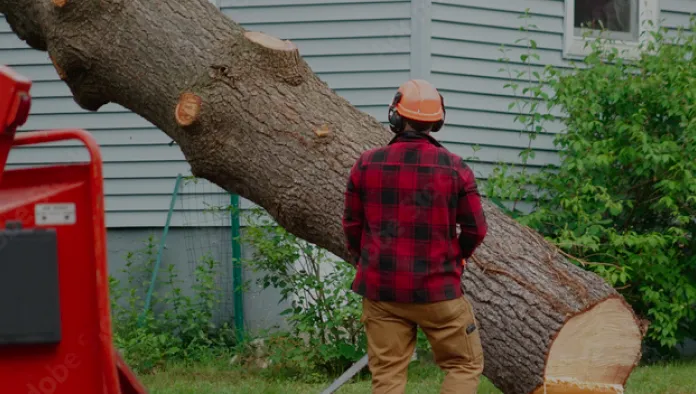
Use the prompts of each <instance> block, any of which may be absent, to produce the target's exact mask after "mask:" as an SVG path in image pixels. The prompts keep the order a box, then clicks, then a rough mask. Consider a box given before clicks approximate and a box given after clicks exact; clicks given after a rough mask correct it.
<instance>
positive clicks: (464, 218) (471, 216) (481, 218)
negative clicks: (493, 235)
mask: <svg viewBox="0 0 696 394" xmlns="http://www.w3.org/2000/svg"><path fill="white" fill-rule="evenodd" d="M458 172H459V178H460V184H461V189H460V191H459V201H458V204H457V223H458V224H459V226H460V228H461V233H460V234H459V247H460V248H461V251H462V257H463V258H465V259H468V258H469V257H471V255H473V254H474V251H475V250H476V248H477V247H478V246H479V245H481V243H482V242H483V239H484V238H485V237H486V234H487V232H488V224H487V223H486V216H485V214H484V212H483V206H482V205H481V195H480V194H479V191H478V188H477V186H476V177H475V176H474V172H473V171H472V170H471V168H469V166H468V165H466V163H464V161H463V160H462V163H461V166H460V168H459V171H458Z"/></svg>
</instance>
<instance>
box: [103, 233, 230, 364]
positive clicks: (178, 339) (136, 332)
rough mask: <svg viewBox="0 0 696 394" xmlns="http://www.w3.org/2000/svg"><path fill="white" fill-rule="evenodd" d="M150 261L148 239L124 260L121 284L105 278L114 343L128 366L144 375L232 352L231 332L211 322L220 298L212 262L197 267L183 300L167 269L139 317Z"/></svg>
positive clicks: (175, 277)
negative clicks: (167, 365) (173, 364)
mask: <svg viewBox="0 0 696 394" xmlns="http://www.w3.org/2000/svg"><path fill="white" fill-rule="evenodd" d="M155 256H156V243H155V240H154V237H153V236H150V237H149V238H148V239H147V241H146V243H145V247H144V248H143V250H140V251H137V252H129V253H128V254H127V255H126V264H125V267H124V269H123V272H124V273H125V275H126V283H125V284H123V283H121V282H120V281H119V280H117V279H115V278H113V277H111V278H110V293H111V296H112V297H111V305H112V315H113V326H114V342H115V345H116V347H117V348H119V349H120V350H121V351H122V352H123V353H124V357H125V358H126V360H127V362H128V363H129V365H131V366H132V367H133V368H134V370H136V371H137V372H139V373H146V372H151V371H153V370H155V369H157V368H162V367H163V366H164V365H165V363H166V362H168V361H174V360H179V361H186V362H195V361H203V360H206V359H209V358H211V357H217V356H221V355H225V354H228V353H229V352H230V351H231V349H232V348H233V347H234V346H235V342H234V333H233V330H232V329H231V328H230V327H228V326H227V325H226V324H225V325H222V326H217V325H216V324H215V323H214V321H213V311H214V308H215V305H217V303H218V302H219V298H220V293H219V289H218V288H217V287H216V286H215V273H216V269H217V265H218V264H217V262H216V261H215V260H213V259H212V258H210V257H208V256H206V257H205V258H204V259H203V261H202V262H200V263H199V264H198V265H197V267H196V271H195V277H194V283H193V286H192V291H193V296H187V295H184V291H183V289H182V287H181V285H182V281H181V280H179V278H178V273H177V272H176V269H175V267H174V266H173V265H169V266H168V267H167V276H166V278H165V279H164V280H162V282H161V283H158V284H157V287H156V289H157V291H156V292H155V293H154V294H153V298H152V302H151V308H150V309H149V310H148V311H147V312H146V313H144V314H143V310H144V307H145V300H144V297H143V296H142V294H141V293H142V292H143V289H147V288H148V287H149V285H150V278H151V275H152V268H153V267H154V262H155Z"/></svg>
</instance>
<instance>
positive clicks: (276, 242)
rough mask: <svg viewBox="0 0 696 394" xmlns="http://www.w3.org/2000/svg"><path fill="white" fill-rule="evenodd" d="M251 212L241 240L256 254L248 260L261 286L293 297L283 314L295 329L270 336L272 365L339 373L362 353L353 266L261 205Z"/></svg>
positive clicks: (360, 303)
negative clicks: (271, 216)
mask: <svg viewBox="0 0 696 394" xmlns="http://www.w3.org/2000/svg"><path fill="white" fill-rule="evenodd" d="M247 216H248V218H249V222H250V223H251V225H250V226H249V227H247V228H246V229H245V232H244V234H243V236H242V243H243V244H244V245H249V246H250V247H252V248H253V255H252V258H251V259H248V260H246V261H244V264H245V265H246V266H248V267H250V268H251V269H252V270H253V271H256V272H260V277H259V279H258V280H257V282H258V284H259V285H260V286H261V287H262V288H264V289H266V288H269V287H273V288H276V289H278V290H279V292H280V295H281V299H280V302H284V301H289V302H290V308H288V309H286V310H284V311H283V312H282V315H283V316H285V317H286V319H287V322H288V324H289V326H290V328H291V332H290V333H286V334H281V335H276V336H274V337H273V339H272V340H271V341H272V342H273V343H274V344H273V346H270V347H269V349H270V350H271V352H272V353H271V355H270V358H271V361H272V364H275V365H279V366H282V368H287V369H289V370H295V371H297V372H298V373H304V372H305V371H308V370H311V369H318V370H321V371H322V372H329V373H336V372H339V371H342V370H343V369H345V368H346V367H348V366H349V365H350V364H351V363H353V362H354V361H356V360H358V359H359V358H360V357H362V355H363V354H364V353H365V343H366V342H365V336H364V332H363V329H362V324H361V323H360V316H361V313H362V302H361V299H360V297H359V296H358V295H356V294H354V293H353V292H350V291H349V289H350V284H351V281H352V279H353V275H354V273H355V269H354V267H353V266H351V265H350V264H348V263H346V262H345V261H332V260H331V259H329V258H328V256H327V252H326V251H325V250H324V249H321V248H318V247H316V246H314V245H312V244H310V243H308V242H306V241H304V240H302V239H300V238H297V237H296V236H294V235H293V234H291V233H289V232H287V231H286V230H285V229H284V228H282V227H280V226H277V225H276V224H275V223H272V222H271V221H270V219H269V218H268V217H267V216H266V215H265V214H264V212H263V211H262V210H260V209H256V210H252V211H250V212H249V213H247ZM298 339H301V341H299V342H298ZM283 344H287V345H288V346H284V345H283Z"/></svg>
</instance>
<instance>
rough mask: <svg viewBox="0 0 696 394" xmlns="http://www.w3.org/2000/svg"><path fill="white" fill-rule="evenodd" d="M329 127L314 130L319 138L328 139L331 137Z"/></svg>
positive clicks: (324, 126)
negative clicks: (328, 136) (327, 137)
mask: <svg viewBox="0 0 696 394" xmlns="http://www.w3.org/2000/svg"><path fill="white" fill-rule="evenodd" d="M329 131H330V130H329V125H327V124H323V125H322V126H321V127H319V128H316V129H314V134H316V135H317V137H326V136H327V135H329Z"/></svg>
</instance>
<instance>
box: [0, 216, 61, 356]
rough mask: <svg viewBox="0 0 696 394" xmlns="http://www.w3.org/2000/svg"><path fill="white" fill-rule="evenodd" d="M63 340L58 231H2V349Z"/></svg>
mask: <svg viewBox="0 0 696 394" xmlns="http://www.w3.org/2000/svg"><path fill="white" fill-rule="evenodd" d="M60 340H61V328H60V300H59V283H58V243H57V239H56V232H55V230H50V229H49V230H44V229H40V230H28V229H22V228H20V227H19V226H16V225H11V224H10V223H8V224H7V228H5V229H3V230H0V346H8V345H32V344H51V343H58V342H60Z"/></svg>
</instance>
